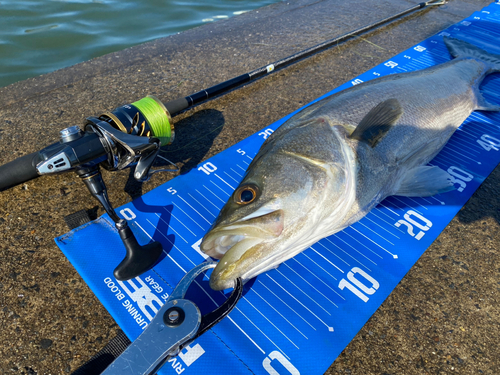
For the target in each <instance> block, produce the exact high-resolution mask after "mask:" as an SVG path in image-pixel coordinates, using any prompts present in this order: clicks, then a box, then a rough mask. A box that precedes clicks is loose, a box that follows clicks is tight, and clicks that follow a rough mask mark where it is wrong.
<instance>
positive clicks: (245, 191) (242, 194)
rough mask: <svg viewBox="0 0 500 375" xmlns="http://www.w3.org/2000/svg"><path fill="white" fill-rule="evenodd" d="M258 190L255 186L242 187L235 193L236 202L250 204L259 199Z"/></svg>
mask: <svg viewBox="0 0 500 375" xmlns="http://www.w3.org/2000/svg"><path fill="white" fill-rule="evenodd" d="M258 191H259V190H258V188H257V186H255V185H243V186H240V187H239V188H238V189H237V190H236V191H235V192H234V201H235V202H236V203H238V204H249V203H252V202H253V201H254V200H255V198H257V193H258Z"/></svg>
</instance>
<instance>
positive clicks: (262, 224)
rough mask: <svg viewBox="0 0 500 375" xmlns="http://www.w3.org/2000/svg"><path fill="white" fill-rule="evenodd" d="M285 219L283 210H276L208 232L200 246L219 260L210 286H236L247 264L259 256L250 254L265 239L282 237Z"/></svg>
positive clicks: (218, 288) (215, 287)
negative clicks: (235, 282) (236, 281)
mask: <svg viewBox="0 0 500 375" xmlns="http://www.w3.org/2000/svg"><path fill="white" fill-rule="evenodd" d="M283 221H284V212H283V210H276V211H272V212H270V213H268V214H265V215H262V216H258V217H252V218H250V219H247V220H245V218H243V219H242V220H240V221H237V222H235V223H233V224H229V225H225V226H216V227H214V228H213V229H212V230H211V231H210V232H209V233H207V235H205V237H204V238H203V241H202V243H201V245H200V249H201V250H202V251H203V252H204V253H205V254H207V255H209V256H211V257H212V258H216V259H220V261H219V264H218V265H217V267H216V268H215V269H214V271H213V272H212V275H211V277H210V287H211V288H212V289H214V290H223V289H227V288H231V287H233V285H234V280H235V279H236V278H238V277H242V276H243V275H244V273H245V270H246V269H247V268H248V267H247V264H249V263H253V262H255V261H257V260H258V259H259V258H260V257H259V256H256V257H252V256H251V255H250V254H254V253H256V251H255V250H256V248H260V247H262V246H261V245H262V244H263V243H264V242H265V241H268V240H271V239H276V238H277V237H279V236H280V234H281V232H282V231H283ZM243 263H244V264H245V265H243Z"/></svg>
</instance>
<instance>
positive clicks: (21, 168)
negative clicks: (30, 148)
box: [0, 152, 42, 191]
mask: <svg viewBox="0 0 500 375" xmlns="http://www.w3.org/2000/svg"><path fill="white" fill-rule="evenodd" d="M41 161H42V156H41V155H40V153H39V152H34V153H32V154H28V155H24V156H22V157H20V158H17V159H15V160H13V161H11V162H9V163H7V164H4V165H2V166H0V191H4V190H7V189H10V188H11V187H14V186H17V185H19V184H22V183H23V182H26V181H29V180H32V179H34V178H37V177H40V175H39V174H38V172H37V170H36V165H37V164H38V163H40V162H41Z"/></svg>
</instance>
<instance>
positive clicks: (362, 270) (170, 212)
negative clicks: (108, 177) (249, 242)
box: [56, 3, 500, 375]
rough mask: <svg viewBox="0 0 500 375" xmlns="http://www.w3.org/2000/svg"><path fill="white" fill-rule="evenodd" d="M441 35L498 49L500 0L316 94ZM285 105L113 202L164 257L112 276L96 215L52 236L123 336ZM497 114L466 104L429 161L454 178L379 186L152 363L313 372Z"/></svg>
mask: <svg viewBox="0 0 500 375" xmlns="http://www.w3.org/2000/svg"><path fill="white" fill-rule="evenodd" d="M443 35H451V36H453V37H455V38H458V39H463V40H465V41H468V42H470V43H473V44H475V45H477V46H479V47H481V48H483V49H485V50H488V51H490V52H492V53H496V54H500V47H499V46H500V4H499V3H493V4H491V5H489V6H488V7H486V8H484V9H483V10H482V11H479V12H476V13H474V14H473V15H471V16H470V17H468V18H466V19H465V20H463V21H461V22H459V23H457V24H456V25H453V26H451V27H449V28H448V29H446V30H444V31H443V32H441V33H439V34H438V35H435V36H433V37H431V38H429V39H426V40H425V41H423V42H422V43H420V44H418V45H416V46H414V47H412V48H410V49H408V50H406V51H404V52H403V53H401V54H399V55H397V56H394V57H393V58H391V59H390V60H389V61H386V62H385V63H383V64H380V65H379V66H376V67H375V68H373V69H371V70H369V71H367V72H366V73H364V74H362V75H360V76H359V77H357V78H356V79H354V80H352V81H351V82H347V83H346V84H344V85H342V86H340V87H338V88H337V89H335V90H333V91H331V92H329V93H328V94H326V95H324V96H323V97H321V98H318V100H319V99H322V98H324V97H327V96H329V95H331V94H333V93H336V92H338V91H340V90H343V89H345V88H348V87H351V86H352V85H355V84H358V83H361V82H363V81H368V80H370V79H373V78H376V77H380V76H383V75H387V74H392V73H401V72H407V71H412V70H418V69H424V68H427V67H430V66H433V65H437V64H440V63H443V62H445V61H448V60H450V59H451V57H450V55H449V54H448V52H447V49H446V47H445V45H444V43H443ZM481 91H482V93H483V95H484V97H485V98H486V100H488V101H489V102H491V103H495V104H500V76H499V75H498V74H497V75H490V76H489V77H487V78H486V79H485V81H484V83H483V84H482V86H481ZM295 113H296V112H295ZM293 115H294V113H292V114H290V115H289V116H287V117H285V118H283V119H281V120H279V121H277V122H275V123H273V124H271V125H269V126H268V127H266V128H265V129H263V130H262V131H260V132H258V133H256V134H254V135H253V136H250V137H249V138H247V139H245V140H243V141H241V142H239V143H238V144H236V145H234V146H232V147H230V148H228V149H227V150H225V151H223V152H221V153H220V154H218V155H215V156H214V157H212V158H210V159H209V160H207V161H205V162H203V163H202V164H200V165H199V166H198V168H197V169H193V170H191V171H190V172H189V173H187V174H186V175H182V176H179V177H176V178H175V179H173V180H171V181H169V182H167V183H165V184H163V185H161V186H159V187H157V188H155V189H154V190H153V191H151V192H149V193H147V194H145V195H144V196H142V197H141V198H139V199H137V200H135V201H133V202H131V203H128V204H126V205H124V206H122V207H120V208H118V209H117V212H118V213H119V215H120V216H121V217H123V218H125V219H127V220H128V221H129V223H130V226H131V227H132V230H133V231H134V233H135V234H136V236H137V238H138V241H139V242H140V243H142V244H145V243H148V242H150V241H151V240H152V239H153V240H156V241H159V242H161V244H162V245H163V248H164V255H163V259H162V260H161V261H160V263H158V264H157V266H155V267H154V269H153V270H151V271H148V272H146V273H145V274H143V275H141V276H140V277H136V278H135V279H133V280H130V281H126V282H119V281H117V280H116V279H115V278H114V277H113V269H114V267H115V266H116V265H117V264H118V263H119V262H120V261H121V260H122V259H123V257H124V255H125V249H124V247H123V245H122V242H121V240H120V238H119V236H118V234H117V231H116V229H115V227H114V224H113V222H112V221H111V220H110V219H109V217H108V216H107V215H104V216H102V217H100V218H98V219H97V220H95V221H94V222H92V223H89V224H87V225H84V226H82V227H80V228H77V229H75V230H73V231H71V232H69V233H68V234H66V235H64V236H61V237H59V238H57V239H56V242H57V244H58V246H59V247H60V248H61V250H62V251H63V252H64V254H65V255H66V256H67V258H68V259H69V260H70V261H71V263H72V264H73V265H74V267H75V268H76V269H77V270H78V272H79V273H80V274H81V276H82V277H83V278H84V280H85V281H86V282H87V284H88V285H89V286H90V288H91V289H92V290H93V292H94V293H95V294H96V295H97V297H98V298H99V299H100V301H101V302H102V303H103V305H104V306H105V307H106V308H107V309H108V311H109V312H110V313H111V315H112V316H113V317H114V319H115V320H116V322H117V323H118V324H119V325H120V327H121V328H122V329H123V330H124V332H125V333H126V334H127V336H128V337H129V338H130V339H131V340H134V339H135V338H136V337H137V336H138V335H139V334H140V333H141V332H142V331H143V329H145V327H146V326H147V324H148V322H149V321H151V319H152V318H153V316H154V315H155V313H156V312H157V311H158V310H159V308H160V307H161V306H162V305H163V301H164V300H165V299H167V298H168V295H169V293H171V291H172V290H173V288H174V287H175V285H176V284H177V282H178V281H179V280H180V279H181V278H182V276H184V274H185V273H186V272H187V271H189V270H190V269H191V268H192V267H194V266H195V265H197V264H199V263H200V262H203V261H204V260H205V259H206V256H205V255H204V254H203V253H201V252H200V250H199V244H200V242H201V239H202V237H203V235H204V234H205V233H206V231H207V230H208V229H209V227H210V225H211V223H212V222H213V221H214V220H215V218H216V216H217V214H218V212H219V210H220V209H221V208H222V206H223V205H224V203H225V201H226V200H227V199H228V198H229V197H230V196H231V194H232V192H233V190H234V189H235V188H236V187H237V186H238V184H239V182H240V180H241V179H242V177H243V175H244V173H245V170H246V168H247V167H248V165H249V163H250V162H251V160H252V158H253V157H254V156H255V155H256V154H257V152H258V150H259V148H260V146H261V145H262V143H263V142H264V140H265V139H266V138H267V137H268V136H269V135H270V134H271V133H272V132H273V131H274V130H276V129H277V128H278V127H279V126H280V125H281V124H282V123H283V122H284V121H286V120H287V119H288V118H290V117H291V116H293ZM499 125H500V114H499V113H495V112H474V113H472V114H471V116H470V117H469V118H468V119H467V120H466V121H465V122H464V124H463V125H462V126H460V128H459V129H458V130H457V131H456V132H455V134H454V135H453V137H452V138H451V139H450V141H449V142H448V144H447V145H446V146H445V148H444V149H443V150H442V151H441V152H440V153H439V155H438V156H436V158H435V159H434V160H432V162H431V163H430V164H431V165H437V166H439V167H440V168H442V169H444V170H446V171H448V172H449V174H450V175H451V176H452V177H453V179H454V183H455V187H456V190H454V191H451V192H448V193H445V194H440V195H436V196H432V197H426V198H405V197H395V196H393V197H389V198H387V199H386V200H384V201H383V202H382V203H381V204H379V205H378V206H377V207H376V208H375V209H373V210H372V211H371V212H370V213H369V214H368V215H367V216H366V217H364V218H363V219H361V220H360V221H359V222H357V223H355V224H353V225H352V226H350V227H348V228H346V229H345V230H343V231H341V232H339V233H336V234H334V235H332V236H330V237H328V238H324V239H322V240H321V241H319V242H317V243H316V244H314V245H313V246H311V247H310V248H309V249H307V250H306V251H304V252H302V253H301V254H299V255H297V256H296V257H294V258H292V259H290V260H288V261H286V262H285V263H283V264H282V265H281V266H280V267H279V268H277V269H275V270H272V271H269V272H266V273H264V274H262V275H259V276H258V277H257V278H255V279H253V280H251V281H250V282H248V283H247V284H246V285H245V290H244V295H243V298H242V299H241V300H240V302H239V303H238V305H237V307H236V308H235V309H234V310H233V311H232V312H231V314H230V315H229V316H228V317H227V318H226V319H224V320H223V321H222V322H221V323H220V324H218V325H217V326H215V327H214V328H213V329H212V330H210V331H208V332H207V333H206V334H204V335H203V336H202V337H200V338H199V339H198V340H196V341H195V342H194V343H192V344H191V345H189V346H188V347H186V348H185V349H184V350H183V351H182V352H181V353H180V354H179V356H177V357H175V358H173V359H171V360H170V361H169V362H168V363H166V364H165V366H164V367H163V369H162V370H161V371H160V373H161V374H175V373H177V374H181V373H185V374H201V373H203V374H234V373H238V374H247V373H248V374H273V375H276V374H322V373H324V372H325V371H326V370H327V369H328V367H329V366H330V365H331V364H332V363H333V361H334V360H335V358H336V357H337V356H338V355H339V354H340V353H341V351H342V350H343V349H344V348H345V347H346V346H347V344H348V343H349V342H350V341H351V340H352V338H353V337H354V336H355V335H356V334H357V332H358V331H359V330H360V329H361V327H362V326H363V325H364V324H365V323H366V321H367V320H368V319H369V318H370V316H371V315H372V314H373V313H374V312H375V311H376V310H377V308H378V307H379V306H380V305H381V304H382V302H383V301H384V300H385V299H386V298H387V296H388V295H389V294H390V293H391V292H392V290H393V289H394V288H395V287H396V285H397V284H398V283H399V282H400V280H401V279H402V278H403V276H404V275H405V274H406V273H407V272H408V271H409V270H410V268H411V267H412V265H413V264H414V263H415V262H416V261H417V260H418V259H419V257H420V256H421V255H422V254H423V252H424V251H425V250H426V249H427V248H428V247H429V246H430V244H431V243H432V242H433V241H434V240H435V239H436V238H437V236H438V235H439V234H440V233H441V231H442V230H443V229H444V228H445V227H446V226H447V225H448V223H449V222H450V221H451V219H452V218H453V217H454V216H455V215H456V214H457V212H458V211H459V210H460V208H461V207H462V206H463V205H464V204H465V202H467V200H468V199H469V198H470V197H471V195H472V194H473V193H474V191H475V190H476V189H477V188H478V187H479V185H480V184H481V183H482V182H483V181H484V179H485V178H486V177H487V176H488V175H489V174H490V173H491V171H493V169H494V168H495V167H496V165H497V164H498V163H499V162H500V152H499V150H500V126H499ZM227 293H229V292H227ZM227 293H226V295H224V293H223V292H215V291H213V290H211V289H210V287H209V286H208V278H207V276H203V277H200V278H199V279H197V281H196V282H195V283H194V285H193V286H192V287H191V289H190V292H189V293H188V295H187V298H189V299H191V300H193V301H195V303H197V304H198V305H199V306H200V309H201V310H202V313H204V312H208V311H211V310H213V309H214V308H215V307H216V306H217V305H220V304H221V303H222V302H223V301H224V300H225V299H226V298H227Z"/></svg>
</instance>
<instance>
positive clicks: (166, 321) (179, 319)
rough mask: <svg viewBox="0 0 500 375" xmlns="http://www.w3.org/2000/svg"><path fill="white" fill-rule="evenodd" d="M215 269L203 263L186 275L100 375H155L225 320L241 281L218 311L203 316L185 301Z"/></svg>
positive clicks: (232, 306)
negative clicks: (191, 288)
mask: <svg viewBox="0 0 500 375" xmlns="http://www.w3.org/2000/svg"><path fill="white" fill-rule="evenodd" d="M216 265H217V263H216V262H203V263H201V264H199V265H198V266H196V267H195V268H193V269H192V270H191V271H189V272H188V273H187V274H186V275H185V276H184V277H183V278H182V279H181V281H180V282H179V283H178V284H177V286H176V287H175V289H174V290H173V292H172V294H171V295H170V296H169V298H168V299H167V300H166V301H165V304H164V305H163V306H162V308H161V309H160V310H159V311H158V313H157V314H156V316H155V317H154V318H153V320H152V321H151V323H149V325H148V326H147V328H146V329H145V330H144V332H143V333H142V334H141V335H140V336H139V337H138V338H137V339H136V340H135V341H134V342H133V343H132V344H131V345H130V346H129V347H128V348H127V349H126V350H125V351H124V352H123V353H122V354H121V355H120V356H119V357H118V358H117V359H116V360H115V361H114V362H113V363H111V365H109V367H108V368H107V369H106V370H105V371H104V372H103V373H102V375H117V374H120V375H139V374H140V375H146V374H148V375H149V374H155V373H156V372H157V371H158V370H159V369H160V368H161V367H162V366H163V364H165V362H166V361H167V360H169V359H170V358H171V357H174V356H175V355H177V354H178V353H179V352H180V351H181V350H182V348H183V347H185V346H186V345H188V344H189V343H190V342H192V341H193V340H194V339H196V338H197V337H199V336H201V335H202V334H203V333H204V332H206V331H207V330H209V329H210V328H212V327H213V326H214V325H216V324H217V323H219V322H220V321H221V320H222V319H223V318H224V317H226V316H227V315H228V314H229V313H230V312H231V310H233V309H234V307H235V306H236V304H237V303H238V301H239V299H240V298H241V295H242V292H243V282H242V280H241V279H240V278H238V279H236V281H235V285H234V289H233V292H232V293H231V295H230V296H229V298H228V299H227V300H226V301H225V302H224V303H223V304H222V305H220V306H219V307H218V308H216V309H215V310H213V311H212V312H210V313H207V314H205V315H203V316H202V315H201V313H200V310H199V308H198V306H196V304H195V303H193V302H192V301H190V300H188V299H185V298H184V297H185V295H186V292H187V290H188V288H189V286H190V285H191V284H192V283H193V282H194V280H195V279H196V277H197V276H198V275H200V274H201V273H203V272H204V271H206V270H208V269H210V268H214V267H215V266H216Z"/></svg>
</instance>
